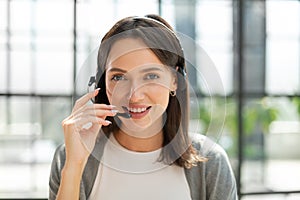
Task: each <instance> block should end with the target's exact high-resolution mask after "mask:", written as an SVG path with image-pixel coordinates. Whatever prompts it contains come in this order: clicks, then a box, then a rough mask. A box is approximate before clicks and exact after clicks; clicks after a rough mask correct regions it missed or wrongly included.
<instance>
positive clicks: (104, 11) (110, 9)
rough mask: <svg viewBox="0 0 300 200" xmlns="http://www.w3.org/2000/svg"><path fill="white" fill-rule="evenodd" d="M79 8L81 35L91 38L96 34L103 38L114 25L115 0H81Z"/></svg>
mask: <svg viewBox="0 0 300 200" xmlns="http://www.w3.org/2000/svg"><path fill="white" fill-rule="evenodd" d="M77 8H78V12H77V19H78V20H77V30H78V32H79V37H80V36H83V37H86V39H89V37H91V36H96V37H97V38H98V37H100V38H102V37H103V36H104V34H105V33H106V32H107V31H108V29H109V28H110V27H112V25H113V22H114V19H115V10H114V9H115V4H114V2H113V1H97V0H92V1H80V2H78V7H77ZM99 19H105V20H99ZM98 39H99V38H98ZM91 45H92V46H93V45H95V44H91ZM97 45H98V43H97Z"/></svg>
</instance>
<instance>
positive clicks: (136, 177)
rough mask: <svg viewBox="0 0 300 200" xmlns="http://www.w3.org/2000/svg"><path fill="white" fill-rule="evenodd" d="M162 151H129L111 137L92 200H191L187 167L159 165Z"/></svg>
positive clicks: (100, 166)
mask: <svg viewBox="0 0 300 200" xmlns="http://www.w3.org/2000/svg"><path fill="white" fill-rule="evenodd" d="M160 152H161V149H159V150H156V151H152V152H146V153H140V152H134V151H130V150H128V149H125V148H124V147H122V146H121V145H120V144H119V143H118V142H117V140H116V139H115V138H114V136H113V134H111V137H110V139H109V140H108V142H107V143H106V144H105V148H104V153H103V158H102V160H101V163H100V165H99V169H98V173H97V177H96V180H95V183H94V186H93V189H92V192H91V195H90V197H89V200H99V199H100V200H120V199H125V200H127V199H130V200H140V199H143V200H153V199H155V200H166V199H172V200H191V196H190V189H189V186H188V183H187V180H186V177H185V173H184V168H182V167H179V166H176V165H164V164H163V163H162V162H158V161H157V159H158V158H159V156H160Z"/></svg>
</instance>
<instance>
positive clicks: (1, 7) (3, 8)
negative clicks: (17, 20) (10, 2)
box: [0, 1, 7, 37]
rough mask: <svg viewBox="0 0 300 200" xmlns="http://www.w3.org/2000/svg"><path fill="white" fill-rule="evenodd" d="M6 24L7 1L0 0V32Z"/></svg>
mask: <svg viewBox="0 0 300 200" xmlns="http://www.w3.org/2000/svg"><path fill="white" fill-rule="evenodd" d="M6 26H7V1H0V33H1V32H4V30H5V29H6ZM1 37H2V36H1Z"/></svg>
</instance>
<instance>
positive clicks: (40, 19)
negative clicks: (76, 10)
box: [34, 1, 73, 35]
mask: <svg viewBox="0 0 300 200" xmlns="http://www.w3.org/2000/svg"><path fill="white" fill-rule="evenodd" d="M34 3H35V8H34V9H35V16H34V22H35V24H34V25H35V28H36V30H37V33H38V34H41V33H44V34H47V33H51V32H52V33H53V32H58V33H61V34H62V33H65V34H67V35H69V34H70V33H72V29H73V2H72V1H34Z"/></svg>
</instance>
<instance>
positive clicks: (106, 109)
mask: <svg viewBox="0 0 300 200" xmlns="http://www.w3.org/2000/svg"><path fill="white" fill-rule="evenodd" d="M114 108H115V107H114V106H111V105H105V104H98V105H86V106H83V107H82V108H80V109H78V110H77V111H75V112H73V113H72V116H73V117H75V116H78V115H80V116H81V117H83V116H98V117H102V118H105V117H107V116H115V115H116V113H117V112H118V110H116V109H114Z"/></svg>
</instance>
